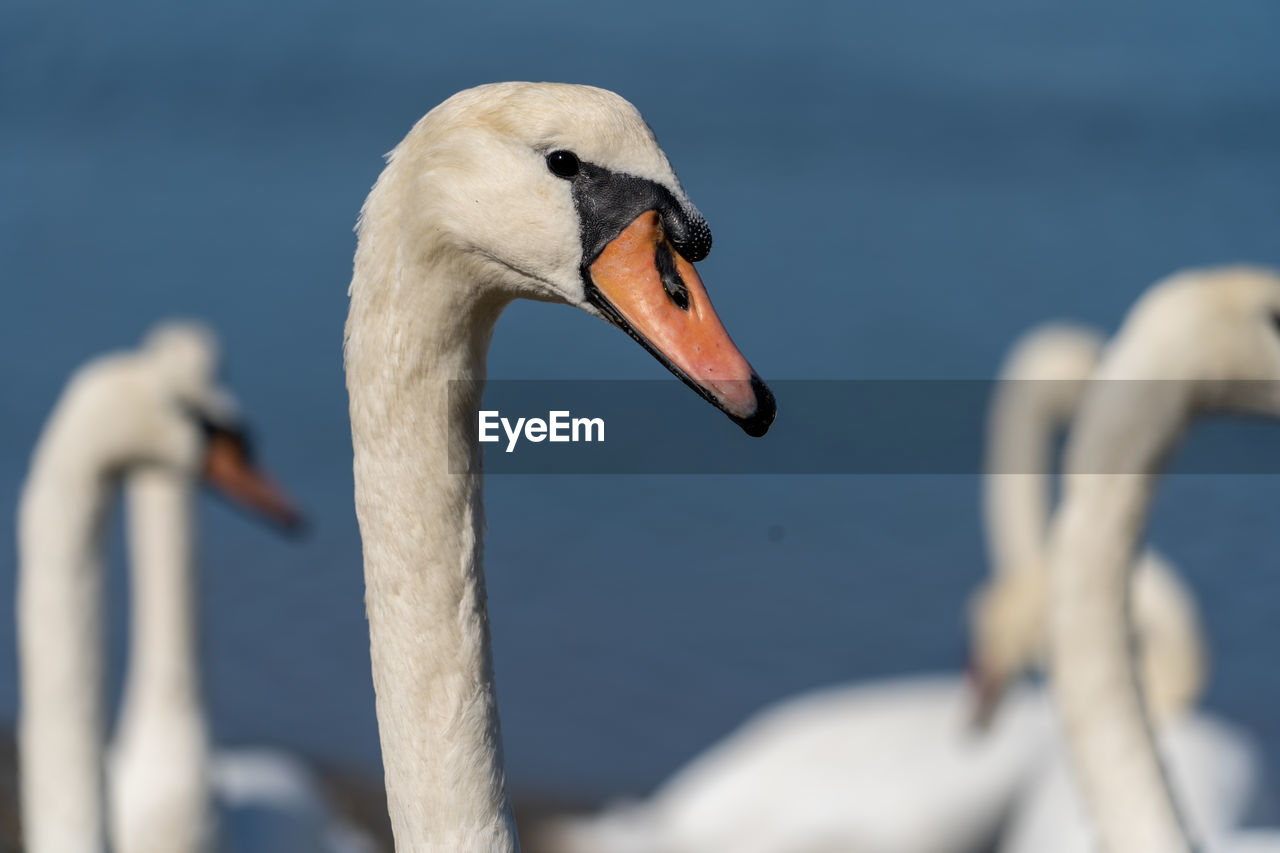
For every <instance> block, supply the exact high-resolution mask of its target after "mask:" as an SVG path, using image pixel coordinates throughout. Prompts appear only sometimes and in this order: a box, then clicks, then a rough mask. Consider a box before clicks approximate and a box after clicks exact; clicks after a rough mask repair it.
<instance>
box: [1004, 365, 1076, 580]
mask: <svg viewBox="0 0 1280 853" xmlns="http://www.w3.org/2000/svg"><path fill="white" fill-rule="evenodd" d="M1059 384H1063V383H1061V382H1055V381H1053V380H1034V379H1026V380H1003V381H1001V382H999V383H998V385H997V387H996V390H995V395H996V396H995V400H994V403H993V405H992V410H991V417H990V420H989V424H988V431H989V433H990V436H989V440H988V443H987V446H988V448H989V450H988V454H987V460H986V469H987V470H986V477H985V478H984V489H983V491H984V494H983V497H984V500H985V503H986V508H985V512H984V514H983V515H984V518H985V519H986V525H987V542H988V547H989V548H990V549H991V555H990V556H991V562H992V565H993V566H994V567H995V570H996V573H997V574H1006V573H1008V572H1015V571H1040V570H1042V569H1043V568H1044V566H1045V540H1046V538H1047V533H1048V524H1049V506H1050V501H1051V495H1050V471H1051V469H1052V463H1053V445H1054V441H1055V439H1056V438H1057V436H1058V434H1059V432H1060V431H1061V430H1062V429H1063V428H1064V427H1065V426H1066V424H1067V422H1068V420H1069V418H1070V416H1071V414H1072V411H1071V410H1070V409H1073V408H1074V403H1073V405H1072V406H1071V407H1070V408H1068V407H1063V406H1055V405H1053V394H1054V393H1059V392H1060V389H1056V388H1049V387H1046V386H1054V385H1059ZM1049 392H1053V393H1049Z"/></svg>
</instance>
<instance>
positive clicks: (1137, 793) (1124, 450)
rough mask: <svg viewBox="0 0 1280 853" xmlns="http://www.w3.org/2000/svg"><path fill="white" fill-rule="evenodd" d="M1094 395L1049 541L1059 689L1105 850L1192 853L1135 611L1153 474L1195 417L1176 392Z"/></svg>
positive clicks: (1099, 390) (1115, 385) (1137, 387)
mask: <svg viewBox="0 0 1280 853" xmlns="http://www.w3.org/2000/svg"><path fill="white" fill-rule="evenodd" d="M1096 386H1097V387H1095V388H1093V389H1091V392H1090V397H1089V399H1088V400H1087V402H1086V404H1085V408H1084V410H1083V412H1082V415H1081V418H1080V420H1079V421H1078V422H1077V425H1076V434H1075V435H1074V436H1073V438H1072V444H1071V447H1070V449H1069V452H1068V470H1069V475H1068V479H1067V483H1066V491H1065V494H1064V503H1063V509H1062V511H1061V513H1060V514H1059V517H1058V519H1057V521H1056V523H1055V527H1054V530H1053V541H1052V546H1051V547H1052V549H1053V550H1052V575H1053V577H1052V583H1053V602H1054V606H1053V608H1052V610H1053V613H1052V620H1051V627H1052V642H1053V678H1054V690H1055V693H1056V694H1057V698H1058V703H1059V706H1060V707H1061V709H1062V712H1063V723H1064V726H1065V727H1066V730H1067V736H1068V741H1069V744H1070V747H1071V752H1072V760H1073V763H1074V764H1075V767H1076V770H1077V776H1078V779H1079V782H1080V785H1081V788H1082V791H1083V793H1084V795H1085V800H1086V803H1087V804H1088V807H1089V809H1090V812H1091V814H1092V816H1093V819H1094V823H1095V825H1096V828H1097V830H1098V833H1099V835H1100V837H1101V840H1102V842H1103V847H1104V849H1106V850H1108V851H1110V853H1177V851H1192V850H1193V849H1194V848H1193V845H1192V842H1191V841H1190V836H1189V833H1188V831H1187V828H1186V825H1185V823H1184V821H1183V819H1182V815H1181V812H1180V811H1179V809H1178V808H1177V805H1176V803H1175V801H1174V796H1173V793H1172V790H1171V788H1170V786H1169V784H1168V779H1167V776H1166V774H1165V772H1164V768H1163V766H1162V764H1161V761H1160V758H1159V754H1158V752H1157V749H1156V744H1155V741H1154V737H1153V735H1152V731H1151V727H1150V725H1149V722H1148V720H1149V715H1148V712H1147V708H1146V707H1145V703H1144V699H1143V696H1142V693H1141V689H1140V687H1139V678H1138V674H1137V664H1136V660H1135V657H1136V655H1135V649H1134V647H1133V645H1134V644H1133V643H1132V641H1131V637H1132V636H1133V627H1132V615H1131V610H1132V608H1131V607H1130V601H1131V598H1132V587H1133V584H1132V577H1131V575H1132V567H1133V565H1134V563H1135V559H1134V558H1135V556H1136V553H1137V550H1138V547H1139V543H1140V540H1141V537H1142V533H1143V529H1144V527H1145V523H1146V518H1147V514H1148V511H1149V508H1150V504H1151V500H1152V494H1153V490H1154V487H1155V483H1156V478H1157V472H1158V471H1159V468H1160V466H1161V465H1162V464H1163V462H1164V460H1165V457H1166V456H1167V455H1168V453H1169V451H1170V450H1171V448H1172V447H1173V445H1174V443H1175V442H1176V440H1177V438H1178V436H1179V435H1180V433H1181V431H1182V429H1183V427H1184V426H1185V424H1186V421H1187V418H1188V416H1189V414H1190V407H1189V405H1188V398H1187V395H1186V393H1185V390H1184V389H1181V388H1179V387H1177V384H1176V383H1165V382H1148V383H1143V382H1116V381H1112V382H1102V383H1096Z"/></svg>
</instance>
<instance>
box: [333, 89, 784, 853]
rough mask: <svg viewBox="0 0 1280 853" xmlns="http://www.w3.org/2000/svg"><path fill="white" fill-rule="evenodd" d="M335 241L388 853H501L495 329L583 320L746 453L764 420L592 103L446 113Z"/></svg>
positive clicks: (668, 185)
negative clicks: (685, 391)
mask: <svg viewBox="0 0 1280 853" xmlns="http://www.w3.org/2000/svg"><path fill="white" fill-rule="evenodd" d="M357 230H358V241H357V248H356V255H355V264H354V271H353V276H352V281H351V287H350V291H349V295H350V309H349V312H348V317H347V326H346V335H345V344H344V350H345V364H346V374H347V389H348V395H349V399H350V416H351V434H352V445H353V450H354V473H355V503H356V515H357V518H358V521H359V525H360V534H361V540H362V543H363V549H364V572H365V602H366V610H367V614H368V619H369V634H370V657H371V664H372V670H373V681H374V687H375V691H376V701H377V708H376V710H377V718H378V730H379V737H380V739H381V745H382V758H383V765H384V771H385V783H386V790H387V800H388V811H389V813H390V816H391V822H392V827H393V830H394V833H395V839H396V847H397V849H398V850H401V851H415V853H416V851H477V853H480V851H483V853H493V851H514V850H516V849H517V840H516V831H515V828H514V823H513V820H512V812H511V807H510V802H509V799H508V795H507V791H506V784H505V778H504V772H503V762H502V749H501V734H500V730H499V723H498V713H497V701H496V697H495V694H494V684H493V666H492V659H491V653H490V646H489V628H488V620H487V614H486V609H485V590H484V578H483V572H482V567H481V553H482V528H483V522H482V513H483V510H482V501H481V476H480V475H479V473H478V470H479V456H478V451H477V447H478V445H477V444H476V443H475V440H474V439H475V432H476V412H477V410H478V405H479V402H480V393H481V388H480V385H481V383H482V381H483V379H484V377H485V356H486V353H487V350H488V346H489V342H490V339H491V337H492V335H493V330H494V324H495V322H496V321H497V318H498V315H499V314H500V313H501V311H502V309H503V308H504V307H505V306H506V304H507V303H509V302H510V301H511V300H512V299H515V298H518V297H526V298H530V299H537V300H542V301H554V302H564V303H568V304H570V305H575V306H577V307H579V308H582V309H583V310H584V311H586V312H587V313H589V314H593V315H596V316H598V317H602V318H604V319H605V320H607V321H609V322H610V323H612V324H614V325H616V326H618V327H619V328H620V329H622V330H623V331H624V332H626V333H627V334H628V335H630V336H631V337H632V338H634V339H635V340H636V341H637V342H638V343H640V344H641V345H642V346H643V347H644V348H645V349H647V350H649V351H650V352H651V353H652V354H653V355H654V356H656V357H657V358H658V360H659V361H660V362H662V363H663V364H664V365H665V366H666V367H668V368H669V369H670V370H671V371H672V372H673V373H674V374H675V375H676V376H678V377H679V378H680V379H681V380H683V381H684V382H685V383H686V384H688V385H689V386H690V387H692V388H693V389H694V390H695V391H696V392H697V393H698V394H699V395H701V396H702V397H704V398H705V399H707V400H708V401H709V402H711V403H712V404H714V405H715V406H717V407H718V408H720V409H721V410H723V411H724V412H725V413H726V414H728V415H729V417H730V418H731V419H733V420H734V421H735V422H737V423H738V425H739V426H741V428H742V429H743V430H744V431H745V432H746V433H748V434H749V435H752V436H759V435H763V434H764V433H765V431H766V430H768V428H769V425H770V424H771V423H772V421H773V418H774V414H775V411H776V407H775V404H774V401H773V397H772V395H771V394H770V393H769V391H768V389H767V388H766V387H765V385H764V384H763V383H762V382H761V381H760V380H759V378H758V377H757V376H756V374H755V372H754V371H753V370H752V369H751V367H750V365H749V364H748V363H747V361H746V359H745V358H744V357H743V356H742V354H741V353H740V352H739V350H738V348H737V347H736V346H735V345H734V344H733V342H732V341H731V340H730V339H729V336H728V333H727V332H726V331H725V329H724V327H723V325H722V324H721V323H720V321H719V319H718V318H717V317H716V314H715V311H714V310H713V309H712V307H711V303H710V301H709V300H708V297H707V293H706V290H705V289H704V287H703V285H702V283H701V280H700V279H699V278H698V274H697V272H696V271H695V270H694V267H693V262H696V261H700V260H702V258H703V257H705V256H706V254H707V252H708V251H709V250H710V248H711V233H710V231H709V229H708V228H707V225H706V222H705V220H704V219H703V218H702V216H701V215H700V214H699V213H698V211H697V209H696V208H694V206H693V205H692V204H691V203H690V202H689V200H688V198H687V197H686V195H685V192H684V190H683V189H682V188H681V186H680V182H679V181H678V180H677V179H676V176H675V173H674V172H673V171H672V169H671V166H670V164H669V163H668V162H667V158H666V156H665V155H664V154H663V153H662V150H661V149H660V148H659V147H658V144H657V142H656V140H655V139H654V136H653V132H652V131H651V130H650V129H649V127H648V125H647V124H645V122H644V119H643V118H641V116H640V114H639V112H638V111H637V110H636V109H635V107H633V106H632V105H631V104H630V103H628V102H627V101H625V100H624V99H622V98H621V97H619V96H618V95H615V94H614V93H612V92H608V91H605V90H603V89H596V88H592V87H587V86H573V85H567V84H546V83H543V84H535V83H498V84H490V85H486V86H480V87H477V88H474V89H468V90H466V91H463V92H460V93H458V94H456V95H454V96H452V97H451V98H449V99H448V100H446V101H445V102H444V103H442V104H440V105H439V106H437V107H436V108H435V109H433V110H431V111H430V112H429V113H428V114H427V115H426V116H425V117H424V118H422V119H421V120H420V121H419V122H418V123H417V124H416V125H414V127H413V129H412V130H410V132H409V134H408V135H407V136H406V137H405V139H404V140H403V141H402V142H401V143H400V144H399V145H397V146H396V148H395V150H394V151H392V152H391V154H390V155H389V156H388V162H387V165H386V168H385V169H384V170H383V172H382V174H381V175H380V176H379V178H378V180H377V182H376V184H375V185H374V187H373V189H372V191H371V192H370V194H369V196H368V198H367V200H366V201H365V203H364V206H363V208H362V210H361V215H360V220H359V224H358V226H357ZM454 380H463V381H461V382H458V381H454ZM451 460H462V461H463V463H464V464H463V466H460V468H458V467H451V464H450V463H451ZM468 461H469V462H470V465H469V467H468V466H467V465H466V464H465V463H466V462H468Z"/></svg>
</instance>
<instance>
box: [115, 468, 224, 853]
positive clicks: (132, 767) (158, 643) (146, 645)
mask: <svg viewBox="0 0 1280 853" xmlns="http://www.w3.org/2000/svg"><path fill="white" fill-rule="evenodd" d="M126 490H127V495H128V508H129V518H128V532H129V556H130V574H131V578H130V582H131V588H132V595H131V608H130V610H131V624H130V638H129V660H128V667H127V669H126V672H125V689H124V698H123V705H122V707H121V714H120V721H119V730H118V732H117V737H116V741H115V743H114V745H113V749H112V756H111V767H110V778H111V805H112V826H111V830H112V843H113V846H114V850H115V851H116V853H164V851H170V853H195V852H196V851H207V850H210V849H212V846H213V813H212V802H211V795H210V791H209V781H208V780H209V775H208V774H209V736H208V725H207V722H206V718H205V711H204V703H203V697H202V693H201V682H200V669H199V624H198V619H197V612H196V601H197V595H196V583H197V577H196V572H195V522H194V506H193V504H194V500H195V492H194V484H193V483H192V481H191V478H190V477H189V476H185V475H183V474H181V473H178V472H175V471H171V470H167V469H164V468H160V467H149V468H140V469H138V470H136V471H134V472H132V473H131V474H130V475H129V477H128V479H127V481H126Z"/></svg>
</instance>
